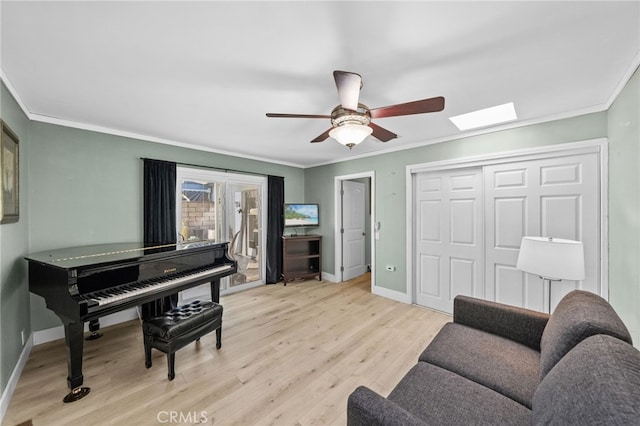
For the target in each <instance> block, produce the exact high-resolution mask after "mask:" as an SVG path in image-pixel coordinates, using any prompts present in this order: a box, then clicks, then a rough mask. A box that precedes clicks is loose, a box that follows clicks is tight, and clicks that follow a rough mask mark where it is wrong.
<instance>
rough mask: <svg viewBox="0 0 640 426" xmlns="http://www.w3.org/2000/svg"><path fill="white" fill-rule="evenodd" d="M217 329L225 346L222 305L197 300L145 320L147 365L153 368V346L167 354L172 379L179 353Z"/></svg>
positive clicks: (143, 330)
mask: <svg viewBox="0 0 640 426" xmlns="http://www.w3.org/2000/svg"><path fill="white" fill-rule="evenodd" d="M213 330H215V331H216V349H220V347H221V346H222V305H219V304H217V303H214V302H210V301H208V300H206V301H200V300H195V301H193V302H191V303H189V304H187V305H182V306H178V307H177V308H173V309H171V310H169V311H167V312H165V313H164V314H162V315H159V316H156V317H153V318H149V319H146V320H144V321H143V322H142V333H143V337H144V361H145V363H144V364H145V367H146V368H150V367H151V348H155V349H157V350H159V351H162V352H164V353H166V354H167V366H168V368H169V374H168V377H169V380H173V378H174V377H175V375H176V374H175V360H176V357H175V352H176V351H177V350H178V349H181V348H183V347H185V346H186V345H188V344H189V343H191V342H194V341H199V340H200V337H202V336H204V335H205V334H207V333H210V332H212V331H213Z"/></svg>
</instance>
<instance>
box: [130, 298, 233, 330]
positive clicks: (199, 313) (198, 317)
mask: <svg viewBox="0 0 640 426" xmlns="http://www.w3.org/2000/svg"><path fill="white" fill-rule="evenodd" d="M220 317H222V305H219V304H217V303H214V302H211V301H208V300H204V301H202V300H196V301H193V302H191V303H189V304H187V305H182V306H178V307H177V308H174V309H171V310H170V311H167V312H165V313H164V314H163V315H161V316H157V317H154V318H151V319H148V320H146V321H144V322H143V324H142V330H143V332H144V334H147V335H151V336H154V337H157V338H161V339H165V340H170V339H175V338H178V337H180V336H182V335H184V334H186V333H189V332H191V331H193V330H194V329H197V328H199V327H201V326H204V325H207V324H211V323H212V322H213V321H215V320H216V319H217V318H220Z"/></svg>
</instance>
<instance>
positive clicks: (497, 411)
mask: <svg viewBox="0 0 640 426" xmlns="http://www.w3.org/2000/svg"><path fill="white" fill-rule="evenodd" d="M388 399H389V400H390V401H393V402H395V403H396V404H398V405H399V406H401V407H402V408H404V409H405V410H406V411H408V412H410V413H412V414H413V415H415V416H416V417H418V418H420V419H421V420H423V421H424V422H425V423H427V424H434V425H465V424H474V425H482V424H487V425H489V424H492V425H495V424H503V425H506V424H529V423H530V421H531V411H530V410H528V409H527V408H525V407H524V406H522V405H520V404H518V403H517V402H515V401H513V400H512V399H510V398H507V397H505V396H503V395H500V394H499V393H496V392H494V391H492V390H491V389H489V388H486V387H484V386H482V385H479V384H478V383H475V382H473V381H471V380H468V379H466V378H464V377H462V376H459V375H457V374H455V373H453V372H451V371H448V370H445V369H442V368H440V367H437V366H435V365H432V364H429V363H425V362H418V364H417V365H415V366H414V367H413V368H412V369H411V370H410V371H409V372H408V373H407V374H406V375H405V376H404V377H403V378H402V380H401V381H400V383H398V385H397V386H396V387H395V388H394V389H393V391H391V393H390V394H389V396H388Z"/></svg>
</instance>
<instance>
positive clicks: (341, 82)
mask: <svg viewBox="0 0 640 426" xmlns="http://www.w3.org/2000/svg"><path fill="white" fill-rule="evenodd" d="M333 78H334V80H335V81H336V87H337V88H338V96H339V97H340V105H338V106H337V107H335V108H334V109H333V111H331V115H318V114H281V113H272V112H268V113H267V117H278V118H330V119H331V126H332V127H331V128H330V129H328V130H327V131H325V132H324V133H322V134H321V135H319V136H318V137H316V138H315V139H313V140H312V141H311V143H315V142H322V141H324V140H325V139H327V138H328V137H332V138H334V139H335V140H337V141H338V142H340V143H341V144H343V145H345V146H347V147H349V149H351V148H353V147H354V146H356V145H357V144H359V143H360V142H362V141H363V140H364V139H365V138H366V137H367V136H369V135H373V136H374V137H375V138H377V139H379V140H380V141H381V142H388V141H390V140H391V139H394V138H397V137H398V135H396V134H395V133H393V132H391V131H389V130H387V129H384V128H382V127H380V126H378V125H376V124H374V123H372V122H371V119H372V118H384V117H397V116H400V115H411V114H423V113H426V112H437V111H442V110H443V109H444V98H443V97H442V96H438V97H436V98H429V99H422V100H420V101H413V102H406V103H403V104H397V105H389V106H385V107H380V108H373V109H370V108H369V107H368V106H366V105H364V104H361V103H360V102H358V98H359V97H360V89H361V88H362V77H361V76H360V75H359V74H356V73H353V72H347V71H334V72H333Z"/></svg>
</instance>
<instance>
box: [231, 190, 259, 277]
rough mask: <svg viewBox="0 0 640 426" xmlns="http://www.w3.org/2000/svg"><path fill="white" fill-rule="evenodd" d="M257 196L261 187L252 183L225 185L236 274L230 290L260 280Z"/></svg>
mask: <svg viewBox="0 0 640 426" xmlns="http://www.w3.org/2000/svg"><path fill="white" fill-rule="evenodd" d="M260 193H261V191H260V186H259V185H256V184H254V183H250V182H239V181H228V182H227V202H228V204H227V205H228V206H229V207H230V208H229V210H228V211H227V218H228V219H229V220H228V221H227V227H228V229H229V235H230V236H231V240H230V241H232V243H233V244H232V249H233V257H234V258H235V260H236V261H237V262H238V273H236V274H234V275H233V276H232V279H231V282H230V283H229V286H230V287H237V286H241V285H243V284H247V283H251V282H255V281H261V280H262V274H261V268H260V261H261V259H262V256H261V255H260V249H261V248H262V244H261V238H260V230H261V228H262V226H261V223H260V222H261V214H260ZM229 201H232V202H231V203H229Z"/></svg>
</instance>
